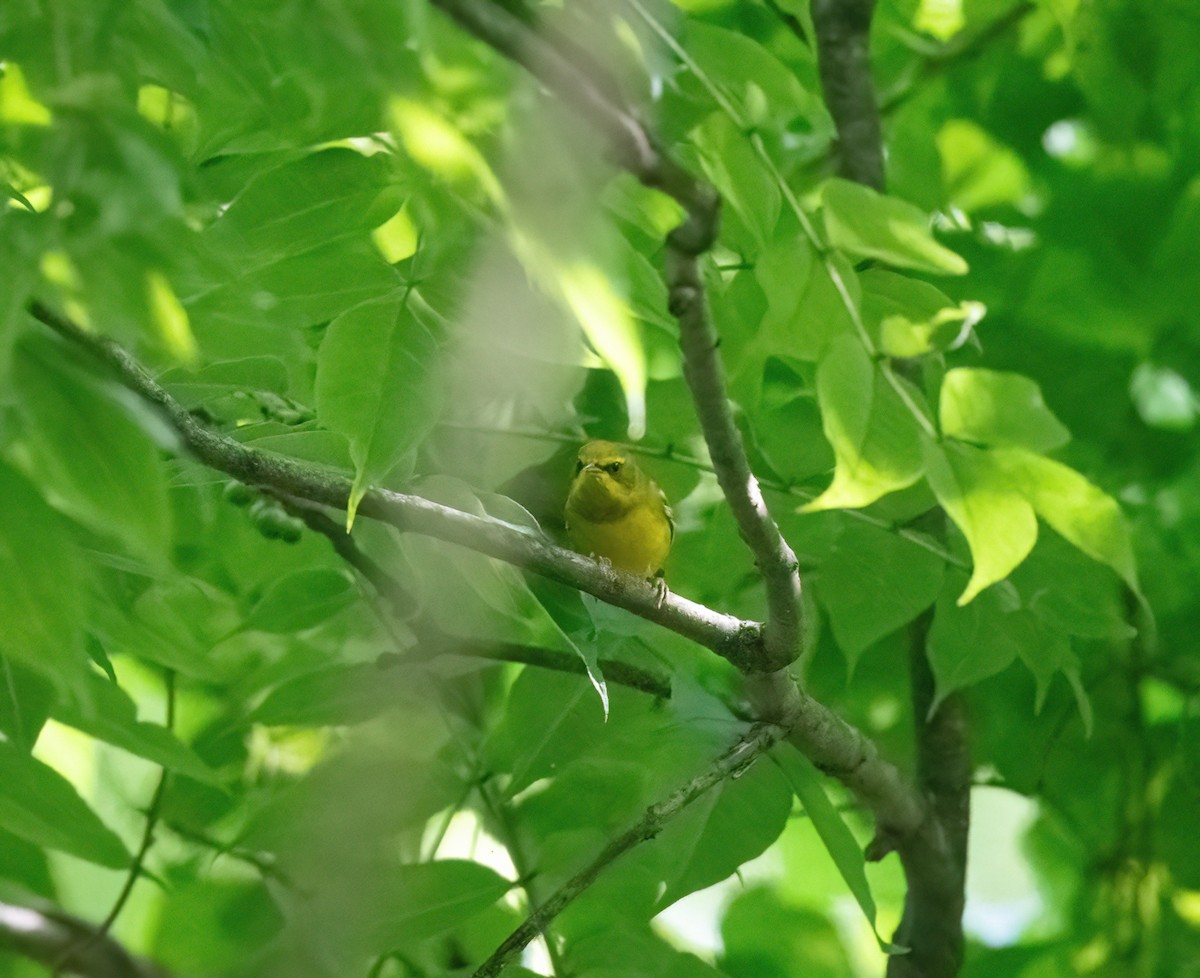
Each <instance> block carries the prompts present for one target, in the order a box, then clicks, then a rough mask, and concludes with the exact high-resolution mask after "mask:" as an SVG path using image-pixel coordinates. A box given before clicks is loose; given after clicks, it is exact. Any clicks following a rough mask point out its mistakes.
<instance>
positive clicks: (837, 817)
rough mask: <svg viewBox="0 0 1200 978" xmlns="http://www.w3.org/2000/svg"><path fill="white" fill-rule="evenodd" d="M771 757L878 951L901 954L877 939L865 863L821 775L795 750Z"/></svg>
mask: <svg viewBox="0 0 1200 978" xmlns="http://www.w3.org/2000/svg"><path fill="white" fill-rule="evenodd" d="M771 756H772V757H773V758H774V760H775V762H776V763H777V764H778V765H779V766H780V768H782V769H783V773H784V774H785V775H787V779H788V781H790V782H791V785H792V790H793V791H795V792H796V797H797V798H799V799H800V804H802V805H803V806H804V811H805V812H806V813H807V814H808V817H809V819H810V820H811V821H812V824H813V828H815V829H816V830H817V834H818V835H819V836H820V837H821V842H822V844H824V846H825V851H826V852H828V853H829V857H830V858H831V859H832V860H833V862H834V865H836V866H837V868H838V872H839V873H840V874H841V877H842V879H843V880H844V881H845V883H846V885H847V886H848V887H849V888H850V892H851V893H852V894H853V895H854V899H855V901H856V902H857V903H858V906H859V909H860V910H862V912H863V916H864V917H866V918H867V923H869V924H870V925H871V930H873V931H874V932H875V940H877V941H878V942H879V946H880V948H881V949H883V950H884V951H887V952H888V953H899V952H901V950H902V949H901V948H898V947H896V946H895V945H893V944H890V943H889V942H887V941H885V940H884V939H883V938H882V937H880V936H879V930H878V929H877V928H876V926H875V913H876V911H875V898H874V896H872V895H871V884H870V883H869V882H867V868H866V867H867V861H866V858H865V857H864V855H863V849H862V846H861V845H859V843H858V840H857V839H855V838H854V834H853V833H852V832H851V831H850V828H849V826H847V825H846V821H845V819H843V818H842V815H841V813H840V812H839V811H838V810H837V809H836V808H834V807H833V804H832V803H831V802H830V801H829V797H828V796H827V795H826V794H825V789H824V787H822V785H821V775H820V774H818V773H817V769H816V768H815V767H813V766H812V764H811V763H810V762H809V760H808V759H807V758H806V757H804V756H803V755H801V754H800V753H799V752H798V751H795V750H781V751H777V752H776V753H775V754H772V755H771Z"/></svg>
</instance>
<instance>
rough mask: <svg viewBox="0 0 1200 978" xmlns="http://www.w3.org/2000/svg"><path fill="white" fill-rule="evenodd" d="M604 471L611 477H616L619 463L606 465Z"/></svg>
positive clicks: (619, 467)
mask: <svg viewBox="0 0 1200 978" xmlns="http://www.w3.org/2000/svg"><path fill="white" fill-rule="evenodd" d="M604 471H605V472H608V473H610V474H612V475H616V474H617V473H618V472H620V471H621V463H620V462H609V463H608V465H606V466H604Z"/></svg>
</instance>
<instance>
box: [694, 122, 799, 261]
mask: <svg viewBox="0 0 1200 978" xmlns="http://www.w3.org/2000/svg"><path fill="white" fill-rule="evenodd" d="M691 138H692V141H693V142H694V144H695V146H696V148H697V149H698V150H699V152H700V159H701V162H702V164H703V166H704V172H705V175H706V176H707V177H708V179H709V180H710V181H711V182H712V184H713V186H714V187H716V189H717V191H718V192H719V193H720V194H721V197H722V198H723V200H725V201H726V202H727V203H728V205H729V207H730V208H731V211H732V213H734V214H736V215H737V216H738V217H740V218H741V220H742V222H743V223H744V224H745V225H746V227H747V228H748V229H749V231H750V234H751V235H752V236H753V241H752V242H751V241H746V242H744V243H745V244H746V245H749V247H750V249H751V250H754V251H764V250H766V249H765V246H766V243H767V242H768V241H769V240H770V239H771V236H772V233H773V231H774V230H775V225H776V223H777V222H778V221H779V212H780V208H781V206H782V204H783V199H782V196H781V195H780V191H779V183H778V181H777V180H776V179H775V177H774V175H772V174H771V173H769V172H768V171H767V169H766V168H765V167H764V166H763V164H762V161H761V160H760V159H759V157H758V155H757V154H756V153H755V152H754V149H753V147H751V145H750V141H749V140H748V139H747V138H746V135H745V134H744V133H743V132H741V131H739V130H738V129H737V127H736V126H734V124H733V123H732V122H731V121H730V119H729V117H728V116H727V115H725V114H723V113H721V112H714V113H713V114H712V115H710V116H709V117H708V118H707V119H706V120H705V121H704V122H703V123H701V124H700V125H699V126H697V127H696V128H695V129H694V130H693V131H692V134H691ZM722 230H723V234H725V235H726V236H727V233H728V232H727V229H722ZM742 243H743V242H741V241H738V242H735V243H734V244H733V247H737V246H738V245H739V244H742Z"/></svg>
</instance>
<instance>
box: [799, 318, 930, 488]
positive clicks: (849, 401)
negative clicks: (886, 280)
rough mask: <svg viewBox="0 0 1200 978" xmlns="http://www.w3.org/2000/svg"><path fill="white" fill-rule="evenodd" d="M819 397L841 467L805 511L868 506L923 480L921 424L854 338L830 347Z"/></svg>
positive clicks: (827, 432)
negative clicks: (830, 482) (890, 493)
mask: <svg viewBox="0 0 1200 978" xmlns="http://www.w3.org/2000/svg"><path fill="white" fill-rule="evenodd" d="M817 396H818V399H819V401H820V405H821V423H822V425H823V427H824V429H825V437H826V438H827V439H828V440H829V444H830V445H832V446H833V452H834V455H835V456H836V457H837V464H836V467H835V468H834V472H833V482H832V484H831V485H830V486H829V488H828V489H826V490H825V491H824V492H823V493H822V494H821V495H820V496H819V497H818V498H817V499H815V500H813V501H812V502H811V503H809V504H808V505H807V506H805V507H804V509H805V511H814V510H820V509H835V508H857V507H861V506H867V505H869V504H870V503H873V502H875V500H877V499H879V498H880V497H881V496H885V495H887V494H888V493H889V492H895V491H896V490H898V489H904V488H905V487H907V486H910V485H912V484H913V483H914V482H916V481H917V479H919V478H920V477H921V472H922V469H923V462H922V459H921V443H920V430H919V429H918V427H917V422H916V421H915V420H914V418H913V416H912V414H911V413H910V411H909V408H908V406H907V405H906V404H905V403H904V401H902V400H901V398H900V396H899V394H897V393H896V390H895V388H894V387H892V385H891V384H889V383H888V381H887V380H886V379H885V378H884V377H883V375H882V373H881V371H880V370H879V368H878V367H877V366H876V365H875V364H874V363H872V362H871V358H870V357H869V356H868V355H867V352H866V350H864V349H863V347H862V344H861V343H860V342H859V341H858V340H857V339H856V338H855V337H853V336H850V335H843V336H840V337H838V338H836V339H835V340H833V342H832V343H831V344H830V345H829V349H828V352H827V353H826V354H825V356H824V357H823V358H822V360H821V364H820V366H819V367H818V369H817Z"/></svg>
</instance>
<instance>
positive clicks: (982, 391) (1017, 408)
mask: <svg viewBox="0 0 1200 978" xmlns="http://www.w3.org/2000/svg"><path fill="white" fill-rule="evenodd" d="M939 414H940V417H941V423H942V433H943V434H945V435H948V436H949V437H951V438H958V439H960V440H962V441H968V442H974V443H977V444H980V445H991V446H997V447H1018V448H1028V449H1029V450H1030V451H1034V452H1048V451H1050V450H1051V449H1054V448H1058V447H1060V446H1062V445H1065V444H1066V443H1067V442H1068V441H1070V438H1071V433H1070V432H1069V431H1067V429H1066V428H1065V427H1064V426H1063V424H1062V422H1060V421H1059V420H1058V418H1056V417H1055V416H1054V415H1053V413H1052V412H1051V411H1050V409H1049V408H1048V407H1046V402H1045V401H1043V400H1042V391H1041V388H1040V387H1038V385H1037V383H1036V382H1035V381H1033V380H1031V379H1030V378H1028V377H1024V376H1022V375H1021V374H1014V373H1007V372H1004V371H999V370H982V369H977V368H971V367H959V368H957V369H955V370H951V371H949V372H948V373H947V374H946V376H945V379H944V380H943V381H942V392H941V402H940V407H939Z"/></svg>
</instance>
